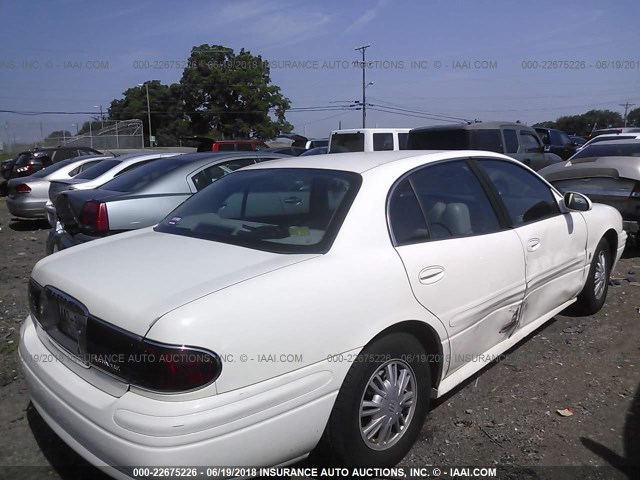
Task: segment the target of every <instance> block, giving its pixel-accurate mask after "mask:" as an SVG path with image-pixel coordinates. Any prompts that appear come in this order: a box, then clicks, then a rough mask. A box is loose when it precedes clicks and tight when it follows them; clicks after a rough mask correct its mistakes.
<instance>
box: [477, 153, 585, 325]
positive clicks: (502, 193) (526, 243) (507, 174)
mask: <svg viewBox="0 0 640 480" xmlns="http://www.w3.org/2000/svg"><path fill="white" fill-rule="evenodd" d="M479 164H480V165H481V166H482V169H483V171H484V172H486V174H487V176H488V178H489V179H490V181H491V183H492V185H493V186H494V187H495V189H496V191H497V193H498V196H499V197H500V199H501V201H502V203H503V204H504V208H505V210H506V212H507V214H508V216H509V221H510V222H511V225H512V227H513V229H514V232H515V233H516V234H517V235H518V237H519V239H520V242H521V244H522V249H523V251H524V255H525V260H526V279H527V291H526V296H525V301H524V306H523V310H522V317H521V320H520V324H519V325H518V326H520V327H521V326H524V325H527V324H529V323H531V322H534V321H536V320H538V319H540V318H541V317H544V316H545V315H547V314H549V313H550V312H552V311H553V310H555V309H557V308H558V307H559V306H561V305H562V304H563V303H565V302H567V301H568V300H570V299H572V298H573V297H575V296H576V295H577V294H578V293H579V292H580V290H581V289H582V286H583V284H584V274H585V271H584V269H585V267H586V265H587V260H586V242H587V226H586V222H585V221H584V218H583V217H582V215H581V214H580V213H578V212H570V213H564V214H563V213H561V212H560V208H559V205H558V199H557V197H556V195H555V194H554V193H553V191H552V190H551V188H549V186H548V185H547V184H546V182H544V181H543V180H541V179H540V178H539V177H538V176H536V175H535V174H533V173H531V172H530V171H528V170H526V169H525V168H522V167H521V166H519V165H517V164H514V163H511V162H505V161H503V160H487V159H482V160H479Z"/></svg>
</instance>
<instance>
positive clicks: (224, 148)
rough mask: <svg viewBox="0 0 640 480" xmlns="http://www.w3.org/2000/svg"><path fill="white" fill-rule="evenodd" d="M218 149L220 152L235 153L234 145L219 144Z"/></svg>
mask: <svg viewBox="0 0 640 480" xmlns="http://www.w3.org/2000/svg"><path fill="white" fill-rule="evenodd" d="M216 148H217V149H218V151H219V152H233V151H234V150H235V148H234V145H233V143H218V144H217V145H216Z"/></svg>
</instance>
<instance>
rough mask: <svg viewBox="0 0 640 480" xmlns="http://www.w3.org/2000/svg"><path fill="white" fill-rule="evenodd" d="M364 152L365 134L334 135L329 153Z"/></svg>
mask: <svg viewBox="0 0 640 480" xmlns="http://www.w3.org/2000/svg"><path fill="white" fill-rule="evenodd" d="M344 152H364V133H334V134H333V135H332V136H331V147H330V148H329V153H344Z"/></svg>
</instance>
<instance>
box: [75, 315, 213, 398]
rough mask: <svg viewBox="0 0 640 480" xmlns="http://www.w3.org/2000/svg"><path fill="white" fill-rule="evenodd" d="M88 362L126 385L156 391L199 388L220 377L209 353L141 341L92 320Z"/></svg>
mask: <svg viewBox="0 0 640 480" xmlns="http://www.w3.org/2000/svg"><path fill="white" fill-rule="evenodd" d="M86 345H87V347H86V348H87V352H86V359H85V360H88V363H90V364H91V365H93V366H95V367H96V368H99V369H101V370H104V371H105V372H107V373H110V374H112V375H114V376H116V377H118V378H120V379H122V380H124V381H125V382H127V383H130V384H132V385H135V386H137V387H140V388H144V389H147V390H153V391H157V392H167V393H170V392H184V391H188V390H194V389H196V388H201V387H203V386H205V385H208V384H210V383H212V382H215V381H216V379H217V378H218V377H219V376H220V372H221V371H222V363H221V362H220V358H219V357H218V356H217V355H216V354H215V353H213V352H210V351H207V350H204V349H201V348H197V347H188V346H184V345H167V344H164V343H158V342H153V341H150V340H145V339H143V338H141V337H139V336H136V335H133V334H131V333H129V332H126V331H124V330H120V329H118V328H116V327H114V326H112V325H109V324H106V323H104V322H102V321H100V320H96V319H94V318H91V319H89V321H88V323H87V343H86Z"/></svg>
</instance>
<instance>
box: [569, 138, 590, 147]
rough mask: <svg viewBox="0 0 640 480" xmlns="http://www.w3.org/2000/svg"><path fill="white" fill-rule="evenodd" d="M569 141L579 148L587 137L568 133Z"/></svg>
mask: <svg viewBox="0 0 640 480" xmlns="http://www.w3.org/2000/svg"><path fill="white" fill-rule="evenodd" d="M569 138H570V139H571V141H572V142H573V143H574V144H575V146H576V149H578V148H580V147H581V146H582V145H584V144H585V143H587V139H586V138H584V137H580V136H578V135H569Z"/></svg>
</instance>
